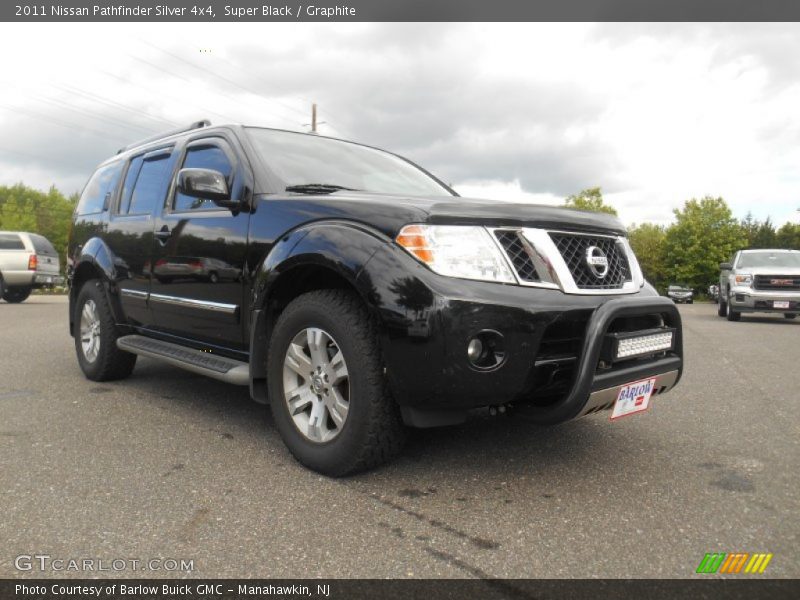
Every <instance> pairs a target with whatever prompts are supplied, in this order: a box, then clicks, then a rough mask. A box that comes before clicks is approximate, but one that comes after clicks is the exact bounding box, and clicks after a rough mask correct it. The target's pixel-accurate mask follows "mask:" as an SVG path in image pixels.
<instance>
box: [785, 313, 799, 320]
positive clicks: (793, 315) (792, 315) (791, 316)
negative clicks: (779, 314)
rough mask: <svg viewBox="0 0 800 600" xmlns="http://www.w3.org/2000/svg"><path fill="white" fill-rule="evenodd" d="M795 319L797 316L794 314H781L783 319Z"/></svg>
mask: <svg viewBox="0 0 800 600" xmlns="http://www.w3.org/2000/svg"><path fill="white" fill-rule="evenodd" d="M795 317H797V315H796V314H794V313H783V318H784V319H794V318H795Z"/></svg>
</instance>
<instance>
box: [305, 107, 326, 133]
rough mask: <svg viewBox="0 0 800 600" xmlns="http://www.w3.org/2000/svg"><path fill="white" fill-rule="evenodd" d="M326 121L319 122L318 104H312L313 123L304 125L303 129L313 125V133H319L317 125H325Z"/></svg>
mask: <svg viewBox="0 0 800 600" xmlns="http://www.w3.org/2000/svg"><path fill="white" fill-rule="evenodd" d="M324 124H325V121H317V103H316V102H314V103H312V104H311V123H303V127H308V126H309V125H311V133H317V125H324Z"/></svg>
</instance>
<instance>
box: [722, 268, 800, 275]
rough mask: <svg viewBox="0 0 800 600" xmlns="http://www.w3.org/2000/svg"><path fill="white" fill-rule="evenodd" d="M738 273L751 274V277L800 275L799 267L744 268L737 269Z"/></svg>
mask: <svg viewBox="0 0 800 600" xmlns="http://www.w3.org/2000/svg"><path fill="white" fill-rule="evenodd" d="M736 272H737V273H749V274H751V275H790V276H793V277H796V276H798V275H800V268H798V267H742V268H741V269H736Z"/></svg>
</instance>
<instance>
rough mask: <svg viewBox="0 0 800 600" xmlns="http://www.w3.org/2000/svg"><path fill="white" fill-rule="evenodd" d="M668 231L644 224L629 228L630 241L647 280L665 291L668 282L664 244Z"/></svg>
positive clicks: (651, 224) (661, 226)
mask: <svg viewBox="0 0 800 600" xmlns="http://www.w3.org/2000/svg"><path fill="white" fill-rule="evenodd" d="M666 238H667V231H666V228H665V227H664V226H663V225H654V224H653V223H642V224H641V225H635V224H634V225H631V227H629V228H628V240H629V241H630V244H631V248H633V252H634V254H636V258H637V259H638V260H639V266H641V267H642V273H644V277H645V279H647V281H649V282H650V283H652V284H653V285H654V286H655V287H656V288H659V289H663V288H664V287H665V286H666V285H667V284H668V283H669V282H668V281H667V269H666V257H665V254H664V243H665V241H666Z"/></svg>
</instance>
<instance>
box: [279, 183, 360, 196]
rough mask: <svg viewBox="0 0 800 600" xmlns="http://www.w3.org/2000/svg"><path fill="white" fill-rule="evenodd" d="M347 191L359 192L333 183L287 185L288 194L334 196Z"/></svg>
mask: <svg viewBox="0 0 800 600" xmlns="http://www.w3.org/2000/svg"><path fill="white" fill-rule="evenodd" d="M341 190H346V191H348V192H358V191H360V190H357V189H355V188H349V187H344V186H343V185H335V184H332V183H301V184H299V185H287V186H286V191H287V192H300V193H301V194H332V193H333V192H338V191H341Z"/></svg>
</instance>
